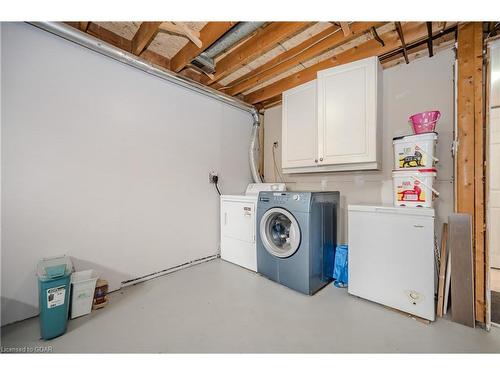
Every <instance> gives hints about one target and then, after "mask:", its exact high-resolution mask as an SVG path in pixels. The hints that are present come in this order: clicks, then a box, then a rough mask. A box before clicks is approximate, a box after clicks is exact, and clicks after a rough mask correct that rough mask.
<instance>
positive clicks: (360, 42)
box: [68, 21, 457, 108]
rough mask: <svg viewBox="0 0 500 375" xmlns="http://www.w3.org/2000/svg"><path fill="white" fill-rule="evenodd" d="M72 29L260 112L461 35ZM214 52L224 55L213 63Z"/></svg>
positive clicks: (350, 29) (313, 27)
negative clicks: (285, 95) (333, 73)
mask: <svg viewBox="0 0 500 375" xmlns="http://www.w3.org/2000/svg"><path fill="white" fill-rule="evenodd" d="M68 24H69V25H71V26H73V27H75V28H78V29H80V30H81V31H82V32H86V33H88V34H90V35H93V36H95V37H97V38H99V39H101V40H103V41H105V42H107V43H110V44H112V45H114V46H116V47H118V48H121V49H123V50H125V51H127V52H130V53H133V54H136V55H138V56H140V57H141V58H143V59H145V60H148V61H149V62H151V63H153V64H156V65H158V66H160V67H161V68H164V69H168V70H172V71H174V72H178V73H179V74H182V75H184V76H186V77H188V78H190V79H193V80H195V81H197V82H199V83H201V84H204V85H207V86H210V87H212V88H215V89H217V90H220V91H222V92H224V93H226V94H228V95H232V96H237V97H238V98H240V99H242V100H244V101H246V102H248V103H250V104H254V105H256V106H257V107H259V108H269V107H271V106H274V105H277V104H279V103H280V102H281V93H282V92H283V91H285V90H288V89H290V88H292V87H294V86H297V85H299V84H302V83H305V82H308V81H310V80H312V79H314V78H315V77H316V73H317V71H319V70H322V69H327V68H330V67H333V66H336V65H340V64H344V63H348V62H351V61H355V60H358V59H362V58H365V57H370V56H379V58H380V60H381V62H382V64H383V65H384V67H387V66H394V65H397V64H401V63H403V64H404V63H409V62H410V61H412V60H414V59H415V58H419V57H422V56H432V55H433V54H434V53H436V52H437V51H439V50H441V49H443V48H449V47H450V46H452V45H453V43H454V41H455V31H456V27H457V22H333V21H332V22H266V23H253V24H255V25H253V26H255V27H253V28H252V25H251V24H252V23H246V24H247V25H243V23H242V22H240V23H238V22H168V21H165V22H95V23H93V22H68ZM242 26H248V27H246V28H244V27H242ZM243 29H245V30H246V33H244V32H242V30H243ZM228 41H229V42H228ZM228 43H229V44H228ZM214 46H218V47H221V48H219V49H220V50H221V51H220V52H219V53H218V54H217V55H216V56H210V53H207V52H210V51H211V50H212V51H213V50H214ZM222 47H224V48H222ZM200 55H201V56H200ZM195 60H196V61H195ZM200 61H201V62H200ZM207 61H208V63H207Z"/></svg>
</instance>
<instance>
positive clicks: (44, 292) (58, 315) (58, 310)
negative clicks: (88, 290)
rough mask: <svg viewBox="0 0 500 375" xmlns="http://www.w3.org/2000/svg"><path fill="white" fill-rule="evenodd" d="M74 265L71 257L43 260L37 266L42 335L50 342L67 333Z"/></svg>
mask: <svg viewBox="0 0 500 375" xmlns="http://www.w3.org/2000/svg"><path fill="white" fill-rule="evenodd" d="M72 271H73V265H72V264H71V260H70V259H69V257H66V256H61V257H56V258H46V259H42V260H41V261H40V262H39V263H38V266H37V276H38V308H39V311H40V316H39V320H40V333H41V336H42V339H44V340H49V339H52V338H54V337H57V336H61V335H62V334H64V333H65V332H66V328H67V324H68V312H69V301H70V286H71V283H70V279H71V272H72Z"/></svg>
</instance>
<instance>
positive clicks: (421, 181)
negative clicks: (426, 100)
mask: <svg viewBox="0 0 500 375" xmlns="http://www.w3.org/2000/svg"><path fill="white" fill-rule="evenodd" d="M440 116H441V114H440V112H439V111H429V112H422V113H417V114H415V115H413V116H410V119H409V120H410V122H411V125H412V128H413V134H411V135H405V136H402V137H397V138H393V140H392V143H393V146H394V170H393V172H392V182H393V187H394V205H395V206H404V207H432V205H433V200H434V198H436V197H437V196H439V192H438V191H437V190H436V189H434V187H433V184H434V180H435V178H436V176H437V170H436V163H437V162H438V161H439V160H438V159H437V158H436V156H435V154H436V143H437V140H438V134H437V133H436V132H435V131H434V130H435V128H436V123H437V121H438V120H439V118H440Z"/></svg>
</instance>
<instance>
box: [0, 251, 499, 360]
mask: <svg viewBox="0 0 500 375" xmlns="http://www.w3.org/2000/svg"><path fill="white" fill-rule="evenodd" d="M1 340H2V341H1V345H2V349H3V351H5V349H9V348H13V347H18V348H20V347H40V346H50V347H51V349H52V351H53V352H56V353H59V352H61V353H62V352H71V353H111V352H115V353H116V352H119V353H124V352H127V353H129V352H150V353H160V352H161V353H165V352H171V353H179V352H187V353H213V352H222V353H228V352H238V353H247V352H251V353H290V352H292V353H299V352H305V353H316V352H318V353H322V352H330V353H336V352H365V353H366V352H375V353H381V352H388V353H401V352H402V353H414V352H424V353H435V352H496V353H499V352H500V329H498V328H495V327H492V330H491V332H489V333H488V332H486V331H484V330H482V329H479V328H476V329H473V328H469V327H465V326H462V325H459V324H456V323H453V322H452V321H450V320H448V319H439V320H437V321H436V322H434V323H431V324H424V323H421V322H418V321H415V320H413V319H411V318H408V317H406V316H404V315H402V314H399V313H397V312H394V311H391V310H389V309H387V308H385V307H383V306H380V305H378V304H375V303H372V302H369V301H365V300H362V299H360V298H357V297H352V296H350V295H348V294H347V291H346V290H345V289H337V288H335V287H334V286H333V285H328V286H327V287H326V288H324V289H323V290H321V291H319V292H318V293H317V294H316V295H314V296H312V297H310V296H305V295H302V294H299V293H297V292H295V291H292V290H290V289H287V288H286V287H284V286H281V285H279V284H276V283H274V282H272V281H269V280H267V279H265V278H263V277H261V276H259V275H257V274H254V273H252V272H250V271H247V270H245V269H242V268H240V267H238V266H235V265H233V264H230V263H226V262H224V261H222V260H220V259H217V260H213V261H210V262H206V263H202V264H199V265H197V266H193V267H191V268H187V269H184V270H181V271H178V272H175V273H172V274H169V275H166V276H162V277H159V278H157V279H154V280H151V281H147V282H144V283H141V284H138V285H135V286H131V287H127V288H124V289H122V290H120V291H118V292H115V293H112V294H111V295H110V302H109V304H108V306H106V307H105V308H104V309H101V310H97V311H94V312H92V314H90V315H87V316H85V317H81V318H78V319H75V320H72V321H70V322H69V325H68V332H67V333H66V334H65V335H63V336H61V337H58V338H56V339H53V340H51V341H47V342H44V341H41V340H40V339H39V329H38V319H37V318H33V319H28V320H25V321H22V322H19V323H15V324H11V325H8V326H5V327H2V330H1Z"/></svg>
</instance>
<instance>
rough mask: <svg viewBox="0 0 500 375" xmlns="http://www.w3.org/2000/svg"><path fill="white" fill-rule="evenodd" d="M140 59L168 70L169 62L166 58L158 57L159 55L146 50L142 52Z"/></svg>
mask: <svg viewBox="0 0 500 375" xmlns="http://www.w3.org/2000/svg"><path fill="white" fill-rule="evenodd" d="M141 58H143V59H144V60H147V61H149V62H150V63H153V64H155V65H158V66H161V67H162V68H165V69H168V70H170V60H169V59H168V58H167V57H165V56H162V55H160V54H159V53H156V52H153V51H151V50H149V49H147V50H144V51H142V53H141Z"/></svg>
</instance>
